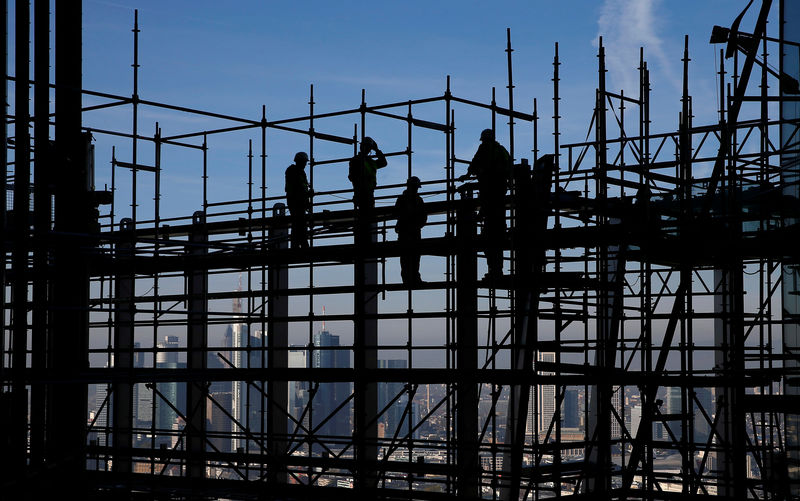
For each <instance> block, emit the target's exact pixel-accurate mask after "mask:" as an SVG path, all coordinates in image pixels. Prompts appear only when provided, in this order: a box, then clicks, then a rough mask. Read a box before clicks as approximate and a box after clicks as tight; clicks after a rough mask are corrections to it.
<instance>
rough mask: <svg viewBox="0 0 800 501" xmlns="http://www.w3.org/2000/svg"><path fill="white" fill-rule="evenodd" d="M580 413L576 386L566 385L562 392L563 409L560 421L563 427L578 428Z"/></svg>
mask: <svg viewBox="0 0 800 501" xmlns="http://www.w3.org/2000/svg"><path fill="white" fill-rule="evenodd" d="M580 419H581V414H580V411H579V410H578V388H570V387H568V388H567V389H566V390H565V392H564V411H563V412H562V413H561V422H562V425H563V426H564V428H578V427H579V426H580V423H581V421H580Z"/></svg>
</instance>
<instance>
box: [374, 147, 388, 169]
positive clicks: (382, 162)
mask: <svg viewBox="0 0 800 501" xmlns="http://www.w3.org/2000/svg"><path fill="white" fill-rule="evenodd" d="M375 156H376V158H375V167H377V168H378V169H380V168H382V167H386V165H387V162H386V155H384V154H383V152H382V151H381V150H379V149H378V147H377V146H376V147H375Z"/></svg>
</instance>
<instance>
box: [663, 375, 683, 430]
mask: <svg viewBox="0 0 800 501" xmlns="http://www.w3.org/2000/svg"><path fill="white" fill-rule="evenodd" d="M664 404H665V407H666V410H665V409H661V412H666V413H667V414H677V415H679V414H681V410H682V405H681V388H679V387H677V386H668V387H667V395H666V398H665V399H664ZM667 425H668V426H669V429H670V431H671V432H672V433H673V434H674V435H675V437H677V438H678V440H680V439H681V437H682V436H683V428H682V427H681V421H680V420H676V419H673V420H670V421H667ZM664 433H665V437H664V438H665V439H669V434H667V430H664Z"/></svg>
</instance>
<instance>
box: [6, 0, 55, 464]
mask: <svg viewBox="0 0 800 501" xmlns="http://www.w3.org/2000/svg"><path fill="white" fill-rule="evenodd" d="M33 15H34V37H35V43H34V46H33V50H34V58H33V61H34V63H33V64H34V67H33V72H34V80H35V86H34V101H33V104H34V124H33V139H34V159H35V167H34V171H33V190H34V193H33V204H34V210H33V217H34V224H33V226H34V231H35V235H36V240H37V241H39V242H42V244H40V245H37V246H36V248H35V249H34V255H33V268H34V269H35V270H38V271H39V272H40V273H38V274H37V275H36V278H35V279H34V281H33V315H32V324H31V368H32V369H33V370H34V371H37V372H41V371H43V370H44V369H45V366H46V365H47V327H48V326H47V319H48V312H47V299H48V298H47V296H48V281H47V279H46V278H45V275H44V273H41V272H42V270H44V269H45V268H46V267H47V256H48V251H47V246H46V245H44V242H45V241H46V239H47V238H48V235H49V232H50V213H51V207H50V191H49V184H50V180H49V179H48V175H50V167H49V149H50V122H49V116H48V115H49V113H50V87H49V84H50V2H49V0H36V1H35V3H34V14H33ZM3 220H4V219H3ZM45 412H46V389H45V386H44V384H42V383H36V384H32V385H31V439H30V442H31V445H30V447H31V464H32V465H41V464H42V462H43V461H44V447H45V437H44V429H45V420H46V418H45Z"/></svg>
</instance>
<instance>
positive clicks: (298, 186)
mask: <svg viewBox="0 0 800 501" xmlns="http://www.w3.org/2000/svg"><path fill="white" fill-rule="evenodd" d="M307 164H308V154H307V153H305V152H304V151H300V152H298V153H297V154H296V155H295V156H294V163H293V164H292V165H290V166H289V167H287V168H286V204H287V205H288V206H289V215H290V216H291V221H292V236H291V241H292V248H293V249H301V248H307V247H308V223H307V222H306V212H307V211H309V210H310V209H311V197H312V195H313V191H312V190H311V189H310V188H309V186H308V178H307V177H306V172H305V170H304V169H305V167H306V165H307Z"/></svg>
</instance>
